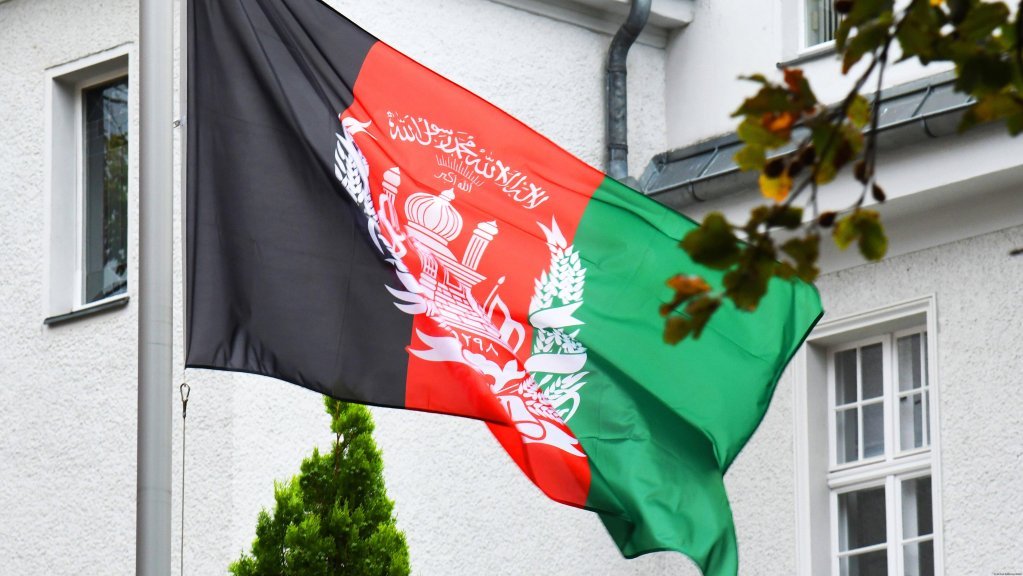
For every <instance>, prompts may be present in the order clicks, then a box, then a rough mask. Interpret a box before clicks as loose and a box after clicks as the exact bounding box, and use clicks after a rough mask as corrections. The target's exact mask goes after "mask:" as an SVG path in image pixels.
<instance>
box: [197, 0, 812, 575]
mask: <svg viewBox="0 0 1023 576" xmlns="http://www.w3.org/2000/svg"><path fill="white" fill-rule="evenodd" d="M188 29H189V41H188V110H187V114H188V122H187V132H188V135H187V142H188V154H187V157H188V158H187V162H188V165H187V188H188V189H187V199H188V214H187V218H188V223H187V229H188V238H187V266H188V271H187V273H188V288H187V307H188V308H187V321H188V336H187V365H188V366H191V367H197V368H213V369H222V370H235V371H239V372H249V373H255V374H262V375H266V376H271V377H274V378H278V379H281V380H285V381H288V382H292V383H294V384H298V385H300V386H304V387H306V388H309V389H312V390H315V391H318V392H322V393H324V394H328V395H330V396H333V397H335V398H339V399H343V400H349V401H354V402H361V403H365V404H372V405H379V406H389V407H396V408H408V409H413V410H424V411H429V412H440V413H445V414H455V415H460V416H467V417H471V418H477V419H480V420H483V421H485V422H486V424H487V426H489V428H490V431H491V432H492V433H493V434H494V436H495V437H496V438H497V440H498V441H499V442H500V443H501V445H502V446H503V447H504V448H505V450H507V452H508V454H509V456H511V458H512V459H513V460H514V461H515V463H516V464H518V466H519V467H520V468H521V469H522V471H523V472H524V473H525V474H526V475H528V476H529V478H530V479H531V480H532V481H533V482H534V483H535V484H536V485H537V486H538V487H539V488H540V489H541V490H542V491H543V492H544V493H546V494H547V495H548V496H549V497H551V498H552V499H554V500H556V501H558V502H563V503H565V504H569V505H572V506H579V507H584V508H587V509H591V510H594V511H596V512H597V513H599V514H600V517H601V519H602V520H603V522H604V524H605V526H606V527H607V529H608V531H609V532H610V534H611V536H612V538H613V539H614V541H615V542H616V543H617V544H618V547H619V548H620V549H621V552H622V553H623V554H624V555H625V556H627V557H633V556H637V555H640V554H643V553H646V552H651V551H656V550H678V551H680V552H683V553H685V554H687V555H688V556H690V557H691V558H692V559H693V560H695V561H696V562H697V564H699V565H700V567H701V568H702V569H703V571H704V573H706V574H714V575H719V574H735V572H736V570H737V564H738V560H737V551H736V542H735V535H734V527H733V523H732V515H731V511H730V508H729V505H728V500H727V498H726V495H725V490H724V484H723V481H722V476H723V474H724V472H725V470H727V469H728V466H729V465H730V464H731V463H732V461H733V460H734V459H735V457H736V455H737V454H738V452H739V450H740V449H741V448H742V446H743V445H744V444H745V442H746V441H747V440H748V439H749V437H750V435H751V434H752V433H753V431H754V429H755V428H756V427H757V425H758V424H759V422H760V420H761V418H762V417H763V415H764V412H765V411H766V410H767V407H768V404H769V402H770V399H771V395H772V393H773V391H774V388H775V384H776V382H777V380H778V378H779V377H780V375H781V372H782V370H783V369H784V367H785V365H786V363H787V362H788V360H789V358H790V357H791V356H792V354H793V353H794V352H795V350H796V349H797V348H798V347H799V345H800V344H801V342H802V341H803V338H804V337H805V335H806V334H807V332H808V330H809V329H810V327H811V326H812V325H813V324H814V322H815V321H816V320H817V318H818V317H819V315H820V312H821V310H820V303H819V299H818V296H817V294H816V292H815V290H814V289H813V288H812V287H811V286H808V285H804V284H799V283H785V282H781V281H778V282H775V283H774V284H772V285H771V287H770V291H769V293H768V295H767V297H766V298H765V299H764V301H763V302H762V303H761V305H760V307H759V308H758V310H757V311H756V312H755V313H744V312H738V311H736V310H734V309H727V308H722V309H721V310H720V311H719V312H718V313H717V314H716V316H715V317H714V318H713V319H712V321H711V323H710V324H709V326H708V327H707V328H706V330H705V331H704V333H703V335H702V337H701V338H700V339H699V340H697V341H685V342H683V343H682V344H681V345H679V346H669V345H667V344H665V343H664V342H663V340H662V329H663V324H662V319H661V318H660V316H659V315H658V313H657V310H658V306H659V305H660V304H661V303H662V302H664V301H666V300H667V299H668V298H669V297H670V290H669V289H668V288H667V287H665V284H664V282H665V279H666V278H668V277H669V276H671V275H672V274H674V273H677V272H679V271H680V270H681V271H683V272H688V273H692V274H700V275H703V276H704V277H706V278H708V279H710V280H711V281H712V282H713V281H715V280H720V274H719V273H715V272H713V271H710V270H705V269H701V268H699V267H698V266H696V265H694V264H692V263H691V262H689V261H688V260H687V259H686V257H685V255H684V253H683V252H682V251H681V250H680V249H679V248H678V243H679V240H680V239H681V238H682V237H683V236H684V235H685V234H686V233H687V231H689V230H691V229H692V228H694V224H693V223H692V222H691V221H689V220H687V219H686V218H685V217H683V216H681V215H679V214H677V213H675V212H673V211H672V210H670V209H668V208H665V207H663V206H661V205H660V204H657V203H656V202H654V201H653V200H651V199H648V198H646V197H645V196H643V195H642V194H639V193H637V192H635V191H633V190H631V189H629V188H627V187H625V186H623V185H621V184H619V183H617V182H616V181H613V180H611V179H609V178H607V177H606V176H604V175H603V174H602V173H600V172H599V171H597V170H595V169H593V168H591V167H590V166H588V165H586V164H585V163H583V162H582V161H580V160H578V159H576V158H575V157H573V156H572V155H570V154H568V153H567V152H565V151H564V150H562V149H561V148H559V147H558V146H557V145H555V144H553V143H552V142H551V141H549V140H547V139H546V138H544V137H542V136H540V135H539V134H537V133H536V132H534V131H533V130H531V129H529V128H528V127H526V126H525V125H523V124H522V123H520V122H519V121H517V120H515V119H514V118H512V117H510V116H509V115H507V114H505V113H504V112H502V111H501V110H499V109H497V108H496V107H494V106H492V105H491V104H489V103H487V102H486V101H484V100H482V99H480V98H479V97H477V96H475V95H473V94H472V93H470V92H469V91H467V90H465V89H463V88H461V87H459V86H457V85H455V84H453V83H452V82H450V81H448V80H446V79H445V78H443V77H441V76H439V75H437V74H435V73H433V72H431V71H430V70H428V69H426V68H424V67H423V66H421V65H419V64H417V63H416V62H414V61H413V60H411V59H409V58H408V57H406V56H404V55H402V54H401V53H399V52H397V51H396V50H394V49H393V48H391V47H390V46H388V45H387V44H384V43H383V42H380V41H378V40H377V39H376V38H374V37H372V36H371V35H369V34H368V33H367V32H365V31H363V30H362V29H360V28H359V27H357V26H355V25H354V24H353V23H351V22H350V21H348V20H347V19H345V18H344V17H342V16H341V15H339V14H337V13H336V12H334V11H333V10H332V9H331V8H330V7H328V6H327V5H326V4H324V3H321V2H319V1H318V0H192V1H191V2H190V8H189V15H188Z"/></svg>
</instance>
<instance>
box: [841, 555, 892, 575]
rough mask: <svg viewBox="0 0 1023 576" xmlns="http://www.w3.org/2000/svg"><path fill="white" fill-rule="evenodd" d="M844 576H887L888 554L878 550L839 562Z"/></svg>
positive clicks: (848, 557)
mask: <svg viewBox="0 0 1023 576" xmlns="http://www.w3.org/2000/svg"><path fill="white" fill-rule="evenodd" d="M839 564H840V565H841V567H842V568H841V570H842V576H887V575H888V552H887V551H886V550H877V551H874V552H868V553H866V554H857V555H855V556H847V557H845V558H842V560H841V561H840V562H839Z"/></svg>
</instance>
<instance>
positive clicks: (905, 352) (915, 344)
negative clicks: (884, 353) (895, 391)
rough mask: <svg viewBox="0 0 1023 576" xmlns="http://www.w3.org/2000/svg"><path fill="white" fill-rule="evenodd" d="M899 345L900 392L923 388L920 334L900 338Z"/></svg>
mask: <svg viewBox="0 0 1023 576" xmlns="http://www.w3.org/2000/svg"><path fill="white" fill-rule="evenodd" d="M897 345H898V349H899V390H900V391H901V390H912V389H914V388H919V387H921V386H923V358H921V347H920V334H913V335H912V336H904V337H902V338H899V340H898V344H897Z"/></svg>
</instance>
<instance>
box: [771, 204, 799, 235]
mask: <svg viewBox="0 0 1023 576" xmlns="http://www.w3.org/2000/svg"><path fill="white" fill-rule="evenodd" d="M802 223H803V209H802V208H800V207H799V206H773V207H772V209H771V213H770V215H769V216H768V217H767V224H768V225H769V226H775V227H780V228H785V229H788V230H795V229H796V228H799V226H800V225H801V224H802Z"/></svg>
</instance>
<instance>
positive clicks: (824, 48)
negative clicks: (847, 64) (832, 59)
mask: <svg viewBox="0 0 1023 576" xmlns="http://www.w3.org/2000/svg"><path fill="white" fill-rule="evenodd" d="M837 53H838V50H836V49H835V42H834V40H832V41H830V42H825V43H824V44H818V45H817V46H811V47H810V48H806V49H805V50H802V51H801V52H800V53H799V54H797V55H796V56H795V57H794V58H790V59H788V60H782V61H781V62H778V63H777V64H776V66H777V67H778V68H779V69H781V68H791V67H792V66H799V65H800V64H806V63H807V62H813V61H814V60H821V59H823V58H826V57H828V56H834V55H835V54H837Z"/></svg>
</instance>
